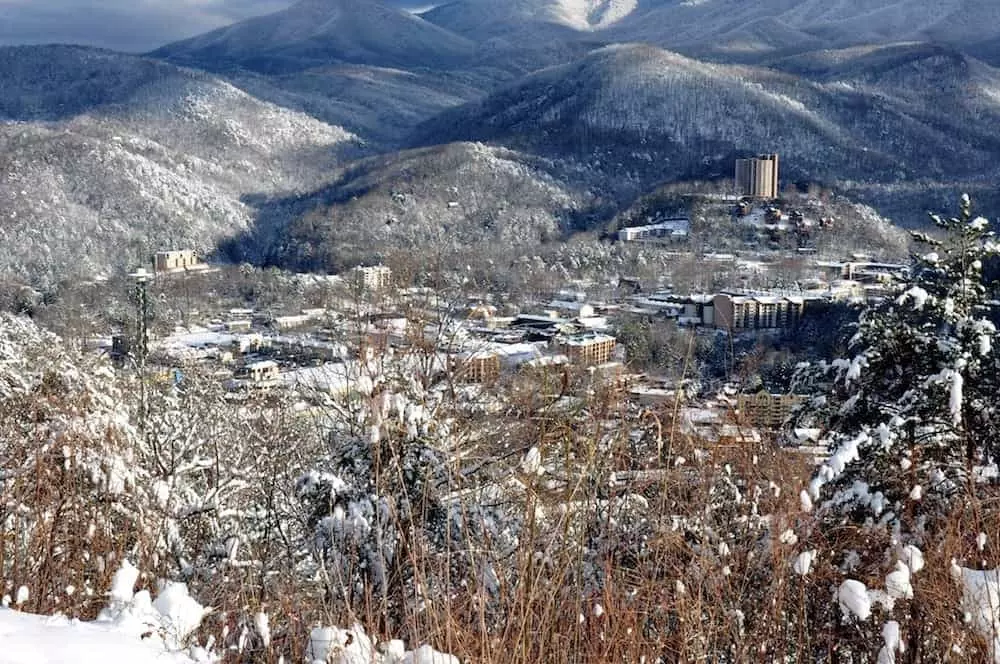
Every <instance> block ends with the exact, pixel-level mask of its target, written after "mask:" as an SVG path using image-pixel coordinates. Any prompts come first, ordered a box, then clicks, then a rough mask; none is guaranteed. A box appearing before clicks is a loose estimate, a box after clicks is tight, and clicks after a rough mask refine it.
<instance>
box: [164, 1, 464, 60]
mask: <svg viewBox="0 0 1000 664" xmlns="http://www.w3.org/2000/svg"><path fill="white" fill-rule="evenodd" d="M473 50H474V45H473V43H472V42H470V41H468V40H467V39H465V38H463V37H460V36H458V35H456V34H454V33H451V32H448V31H447V30H445V29H443V28H440V27H438V26H436V25H434V24H432V23H429V22H427V21H425V20H423V19H422V18H420V17H418V16H416V15H414V14H412V13H410V12H406V11H403V10H401V9H395V8H392V7H389V6H386V5H384V4H381V3H379V2H376V1H374V0H300V1H299V2H298V3H296V4H295V5H293V6H291V7H289V8H288V9H285V10H282V11H280V12H276V13H274V14H269V15H267V16H261V17H257V18H252V19H249V20H246V21H242V22H239V23H236V24H234V25H231V26H228V27H225V28H220V29H218V30H214V31H212V32H209V33H207V34H204V35H200V36H198V37H194V38H192V39H188V40H184V41H181V42H176V43H174V44H168V45H167V46H164V47H162V48H160V49H158V50H156V51H155V52H153V53H152V55H154V56H156V57H161V58H167V59H170V60H172V61H175V62H179V63H182V64H192V65H196V66H200V67H203V68H209V69H214V70H218V69H225V68H228V67H233V66H240V67H244V68H247V69H252V70H257V71H264V72H290V71H301V70H303V69H308V68H310V67H314V66H321V65H327V64H330V63H332V62H338V61H343V62H353V63H363V64H369V65H383V66H401V67H414V66H417V67H419V66H425V67H448V66H454V65H455V64H457V63H460V62H461V61H463V60H464V59H465V58H467V57H469V56H470V55H471V54H472V52H473Z"/></svg>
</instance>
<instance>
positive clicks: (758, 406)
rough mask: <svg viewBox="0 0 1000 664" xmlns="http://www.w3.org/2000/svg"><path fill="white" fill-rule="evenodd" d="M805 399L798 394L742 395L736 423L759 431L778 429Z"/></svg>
mask: <svg viewBox="0 0 1000 664" xmlns="http://www.w3.org/2000/svg"><path fill="white" fill-rule="evenodd" d="M803 398H804V397H801V396H799V395H797V394H770V393H768V392H764V391H761V392H758V393H757V394H741V395H739V397H737V401H736V421H737V422H738V423H739V424H740V425H743V426H749V427H756V428H758V429H778V428H780V427H781V426H782V424H784V422H785V420H786V419H787V418H788V416H789V415H791V413H792V409H793V408H795V406H797V405H799V404H800V403H802V400H803Z"/></svg>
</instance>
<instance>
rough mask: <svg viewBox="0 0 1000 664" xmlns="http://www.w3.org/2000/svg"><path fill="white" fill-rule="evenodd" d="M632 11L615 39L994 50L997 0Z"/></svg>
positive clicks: (999, 17)
mask: <svg viewBox="0 0 1000 664" xmlns="http://www.w3.org/2000/svg"><path fill="white" fill-rule="evenodd" d="M655 4H658V5H659V6H655V5H654V6H649V7H648V10H647V11H643V12H637V13H634V14H633V15H631V16H629V17H626V18H625V19H624V20H622V21H621V22H619V23H617V24H615V25H614V26H612V27H611V29H610V30H609V31H607V34H606V37H607V38H608V39H609V40H611V41H643V42H647V43H651V44H657V45H661V46H665V47H668V48H672V49H675V50H679V51H681V52H684V53H688V54H694V55H711V56H712V57H713V58H716V59H727V58H737V59H741V60H751V59H755V58H758V57H761V56H762V55H766V54H773V53H788V52H801V51H804V50H807V49H812V48H821V47H825V48H829V47H842V46H850V45H860V44H886V43H892V42H898V41H910V40H918V41H938V42H942V43H946V44H950V45H953V46H955V47H958V48H964V49H970V50H971V51H972V52H973V53H975V54H979V55H994V54H995V53H991V47H992V45H993V44H995V43H996V40H997V38H998V37H1000V5H998V4H997V3H996V2H993V1H992V0H834V1H830V0H760V1H757V2H745V1H744V0H667V1H665V2H660V3H655Z"/></svg>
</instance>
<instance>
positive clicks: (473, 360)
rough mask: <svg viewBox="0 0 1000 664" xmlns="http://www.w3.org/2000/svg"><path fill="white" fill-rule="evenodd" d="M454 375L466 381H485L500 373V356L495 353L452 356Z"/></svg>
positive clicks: (493, 378) (494, 377)
mask: <svg viewBox="0 0 1000 664" xmlns="http://www.w3.org/2000/svg"><path fill="white" fill-rule="evenodd" d="M451 370H452V372H453V374H454V376H455V377H456V378H457V379H458V380H460V381H463V382H466V383H486V382H489V381H491V380H495V379H496V378H497V377H498V376H499V375H500V356H499V355H497V354H496V353H490V352H479V353H466V354H463V355H459V356H457V357H454V358H452V366H451Z"/></svg>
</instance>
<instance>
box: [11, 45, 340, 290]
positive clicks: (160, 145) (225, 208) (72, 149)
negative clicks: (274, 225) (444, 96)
mask: <svg viewBox="0 0 1000 664" xmlns="http://www.w3.org/2000/svg"><path fill="white" fill-rule="evenodd" d="M0 62H4V63H5V64H7V65H8V66H5V67H3V68H0V90H3V94H0V155H2V156H0V241H2V242H3V243H4V245H5V246H18V247H21V248H22V250H21V251H18V252H4V253H3V254H2V255H0V274H3V275H4V276H10V277H15V278H18V279H25V280H31V281H32V282H33V283H35V285H39V286H43V287H47V286H48V285H51V283H52V281H53V280H54V279H55V278H56V275H58V276H59V278H80V277H86V276H93V275H95V274H107V273H108V271H109V270H110V269H112V268H113V267H121V268H123V267H126V266H127V265H128V264H131V265H133V266H134V265H135V264H136V262H137V261H138V260H140V258H141V257H142V256H144V255H145V254H147V253H148V252H149V251H155V250H159V249H163V248H167V247H170V246H180V245H183V246H192V247H194V248H198V249H201V250H203V251H207V252H210V251H212V250H213V249H214V246H215V243H216V242H217V241H219V240H220V239H223V238H225V237H228V236H231V235H233V234H236V233H239V232H241V231H242V230H243V229H245V228H246V227H247V225H248V224H249V222H250V220H251V210H250V209H249V208H248V207H247V206H246V205H245V204H244V203H243V201H242V200H241V199H242V198H243V197H244V196H245V195H248V194H262V193H263V194H266V193H271V192H276V191H286V190H289V189H291V190H294V189H308V188H311V187H313V186H315V185H316V184H317V183H318V182H320V181H322V179H323V178H324V177H325V174H326V172H327V171H328V170H329V169H331V168H332V167H334V166H335V165H336V164H338V163H340V162H341V161H342V160H343V159H344V158H345V157H347V156H350V155H353V154H355V153H356V152H357V151H358V149H359V143H358V141H357V139H356V138H355V137H354V136H353V135H351V134H350V133H349V132H347V131H345V130H343V129H341V128H339V127H335V126H331V125H328V124H325V123H323V122H320V121H318V120H315V119H313V118H311V117H309V116H307V115H305V114H303V113H300V112H295V111H290V110H287V109H283V108H280V107H278V106H275V105H273V104H268V103H265V102H261V101H259V100H258V99H255V98H253V97H251V96H250V95H248V94H246V93H244V92H242V91H240V90H238V89H237V88H235V87H233V86H232V85H230V84H228V83H225V82H223V81H221V80H219V79H217V78H214V77H212V76H209V75H206V74H202V73H197V72H192V71H189V70H183V69H180V68H177V67H174V66H172V65H167V64H164V63H156V62H152V61H149V60H146V59H143V58H138V57H134V56H125V55H120V54H113V53H108V52H103V51H94V50H90V49H81V48H69V47H27V48H18V49H0Z"/></svg>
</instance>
